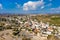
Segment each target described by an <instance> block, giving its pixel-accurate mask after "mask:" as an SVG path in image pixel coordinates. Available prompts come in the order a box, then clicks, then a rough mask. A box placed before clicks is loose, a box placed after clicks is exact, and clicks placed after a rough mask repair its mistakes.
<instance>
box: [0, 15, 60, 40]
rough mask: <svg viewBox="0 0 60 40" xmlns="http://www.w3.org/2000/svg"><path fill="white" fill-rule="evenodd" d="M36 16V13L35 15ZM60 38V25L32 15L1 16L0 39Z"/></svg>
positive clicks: (39, 39)
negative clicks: (39, 19) (33, 17)
mask: <svg viewBox="0 0 60 40" xmlns="http://www.w3.org/2000/svg"><path fill="white" fill-rule="evenodd" d="M34 16H35V15H34ZM48 36H54V37H56V38H57V39H55V38H54V39H55V40H60V27H59V26H55V25H54V24H52V25H50V23H49V22H46V23H44V22H43V21H42V20H41V21H40V22H38V21H37V19H32V18H31V16H30V15H29V16H13V17H12V16H9V17H0V40H53V39H48Z"/></svg>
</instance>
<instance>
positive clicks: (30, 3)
mask: <svg viewBox="0 0 60 40" xmlns="http://www.w3.org/2000/svg"><path fill="white" fill-rule="evenodd" d="M43 5H44V2H43V0H41V1H34V2H33V1H28V2H27V3H24V4H23V10H36V9H37V8H38V7H41V8H44V7H43Z"/></svg>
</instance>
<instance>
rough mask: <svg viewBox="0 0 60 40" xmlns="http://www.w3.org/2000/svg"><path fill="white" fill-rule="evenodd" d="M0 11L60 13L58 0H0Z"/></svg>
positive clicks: (59, 0)
mask: <svg viewBox="0 0 60 40" xmlns="http://www.w3.org/2000/svg"><path fill="white" fill-rule="evenodd" d="M0 13H12V14H14V13H15V14H18V13H20V14H30V13H31V14H44V13H60V0H0Z"/></svg>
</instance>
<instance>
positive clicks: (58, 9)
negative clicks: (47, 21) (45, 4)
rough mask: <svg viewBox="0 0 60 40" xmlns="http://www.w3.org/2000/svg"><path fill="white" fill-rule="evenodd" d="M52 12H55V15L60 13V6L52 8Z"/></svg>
mask: <svg viewBox="0 0 60 40" xmlns="http://www.w3.org/2000/svg"><path fill="white" fill-rule="evenodd" d="M50 11H53V12H55V13H60V6H59V7H56V8H51V9H50Z"/></svg>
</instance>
